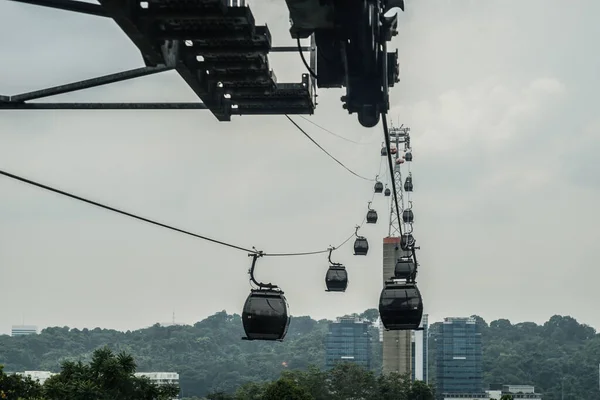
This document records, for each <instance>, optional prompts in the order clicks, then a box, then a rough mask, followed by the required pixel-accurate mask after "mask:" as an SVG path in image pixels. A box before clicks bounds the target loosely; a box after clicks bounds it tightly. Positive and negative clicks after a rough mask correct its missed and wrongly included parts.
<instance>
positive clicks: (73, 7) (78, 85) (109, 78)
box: [0, 0, 316, 114]
mask: <svg viewBox="0 0 600 400" xmlns="http://www.w3.org/2000/svg"><path fill="white" fill-rule="evenodd" d="M9 1H13V2H18V3H24V4H29V5H34V6H41V7H47V8H53V9H57V10H62V11H70V12H75V13H79V14H86V15H93V16H96V17H103V18H112V17H111V15H110V14H109V13H108V12H107V10H106V9H105V7H103V6H102V5H99V4H92V3H86V2H83V1H77V0H9ZM227 1H228V4H229V5H232V6H237V7H243V6H245V4H244V3H245V2H244V1H243V0H227ZM112 19H114V20H115V22H116V23H117V24H118V25H119V26H120V27H121V28H122V29H123V30H124V31H125V32H126V33H128V36H129V37H130V39H131V40H133V41H134V44H136V45H137V46H138V47H139V48H140V50H142V51H143V50H144V48H145V47H147V46H145V43H143V40H142V38H141V37H140V38H139V39H140V40H139V41H138V40H136V36H139V34H138V35H135V34H129V33H132V32H128V31H129V29H126V26H124V25H127V23H128V21H120V20H119V18H112ZM127 28H128V27H127ZM146 50H148V53H146V54H144V59H145V61H146V64H147V65H150V66H146V67H141V68H136V69H132V70H127V71H123V72H118V73H114V74H110V75H105V76H99V77H95V78H91V79H86V80H83V81H78V82H72V83H68V84H64V85H59V86H55V87H50V88H45V89H41V90H36V91H32V92H27V93H22V94H17V95H12V96H9V95H0V110H148V109H152V110H160V109H165V110H184V109H186V110H190V109H194V110H206V109H209V107H207V105H206V104H204V103H202V102H186V103H150V102H148V103H140V102H131V103H91V102H76V103H50V102H48V103H40V102H37V103H29V101H31V100H37V99H41V98H45V97H50V96H56V95H59V94H65V93H71V92H75V91H79V90H85V89H90V88H93V87H98V86H103V85H108V84H111V83H116V82H122V81H126V80H130V79H134V78H139V77H143V76H147V75H153V74H156V73H160V72H164V71H170V70H177V71H178V72H180V74H181V71H180V69H179V66H178V65H177V62H173V63H168V64H169V65H165V63H164V60H160V59H159V57H148V54H152V53H154V54H153V55H158V54H157V53H156V52H155V49H150V48H148V49H146ZM298 51H306V52H310V65H311V67H312V68H313V70H316V66H315V63H316V56H315V52H316V46H315V44H314V37H313V38H311V46H302V47H300V48H298V47H297V46H279V47H271V48H270V49H269V52H274V53H281V52H298ZM143 53H144V51H143ZM149 58H150V59H149ZM152 58H154V59H152ZM149 61H150V62H149ZM153 61H154V63H153ZM152 64H156V65H155V66H151V65H152ZM184 75H189V74H184ZM182 77H183V78H184V80H186V82H187V83H188V84H190V85H192V84H193V82H190V79H186V78H189V76H182ZM309 82H310V83H309V85H310V86H311V89H313V90H312V91H311V93H313V101H314V104H315V105H316V93H315V92H316V85H315V80H314V78H312V77H310V80H309ZM192 89H194V88H193V87H192ZM233 113H235V111H234V110H233ZM247 114H260V112H253V111H252V110H250V111H249V112H247Z"/></svg>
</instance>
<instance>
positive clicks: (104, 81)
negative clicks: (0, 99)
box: [9, 65, 173, 102]
mask: <svg viewBox="0 0 600 400" xmlns="http://www.w3.org/2000/svg"><path fill="white" fill-rule="evenodd" d="M172 69H173V68H172V67H167V66H164V65H161V66H158V67H142V68H135V69H130V70H128V71H123V72H117V73H114V74H109V75H104V76H99V77H96V78H92V79H86V80H84V81H79V82H73V83H67V84H66V85H59V86H54V87H51V88H47V89H42V90H36V91H34V92H28V93H22V94H18V95H15V96H10V98H9V100H10V101H11V102H24V101H29V100H36V99H41V98H43V97H49V96H56V95H59V94H64V93H70V92H75V91H78V90H83V89H90V88H93V87H97V86H103V85H108V84H110V83H116V82H122V81H126V80H129V79H133V78H139V77H142V76H147V75H152V74H157V73H159V72H165V71H169V70H172Z"/></svg>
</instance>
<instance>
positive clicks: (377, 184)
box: [374, 181, 383, 193]
mask: <svg viewBox="0 0 600 400" xmlns="http://www.w3.org/2000/svg"><path fill="white" fill-rule="evenodd" d="M374 189H375V193H381V192H383V183H381V182H379V181H377V182H375V186H374Z"/></svg>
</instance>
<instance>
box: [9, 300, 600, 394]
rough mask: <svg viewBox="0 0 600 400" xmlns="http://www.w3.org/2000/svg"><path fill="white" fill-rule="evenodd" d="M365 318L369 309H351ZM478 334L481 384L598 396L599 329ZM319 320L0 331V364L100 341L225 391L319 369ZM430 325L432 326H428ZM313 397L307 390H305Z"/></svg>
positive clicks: (43, 366) (193, 390) (508, 329)
mask: <svg viewBox="0 0 600 400" xmlns="http://www.w3.org/2000/svg"><path fill="white" fill-rule="evenodd" d="M360 316H362V317H366V318H369V319H371V320H373V319H374V318H376V317H377V310H367V311H366V312H364V313H362V314H360ZM477 319H478V321H479V325H480V327H481V332H482V340H483V359H484V378H485V382H486V383H503V384H524V385H527V384H530V385H534V386H536V389H537V390H539V391H540V392H541V393H543V394H544V399H545V400H560V393H561V382H562V386H563V388H564V394H565V399H571V398H572V399H600V391H599V390H598V362H599V361H598V360H600V335H598V334H596V331H595V330H594V329H593V328H591V327H589V326H587V325H583V324H579V323H578V322H577V321H576V320H575V319H573V318H571V317H562V316H554V317H552V318H551V319H550V320H549V321H548V322H546V323H544V324H542V325H537V324H535V323H532V322H523V323H518V324H512V323H511V322H510V321H508V320H506V319H500V320H497V321H493V322H490V323H489V324H488V323H486V322H485V321H484V320H483V319H481V318H477ZM328 323H329V321H327V320H319V321H316V320H313V319H311V318H310V317H293V318H292V322H291V324H290V329H289V332H288V335H287V336H286V339H285V341H283V342H281V343H268V342H249V341H242V340H240V338H241V337H242V336H243V329H242V322H241V318H240V316H239V315H228V314H227V313H226V312H219V313H216V314H214V315H212V316H210V317H208V318H206V319H204V320H203V321H201V322H198V323H196V324H195V325H193V326H169V327H160V326H158V325H155V326H152V327H150V328H147V329H140V330H137V331H133V332H130V331H128V332H118V331H115V330H109V329H100V328H96V329H93V330H88V329H83V330H79V329H69V328H67V327H64V328H47V329H44V330H43V331H42V333H41V334H39V335H30V336H19V337H10V336H0V364H4V365H5V371H12V372H18V371H26V370H46V371H53V372H57V371H59V370H60V366H61V364H62V363H63V362H64V361H75V362H76V361H77V360H79V359H82V360H83V361H84V362H89V361H91V358H92V354H93V351H94V350H95V349H97V348H99V347H103V346H105V345H108V346H109V347H110V348H111V349H113V350H114V351H115V352H120V351H125V352H127V353H128V354H131V355H132V356H133V357H134V358H135V360H136V363H137V364H138V371H146V372H148V371H173V372H178V373H179V374H180V386H181V389H182V394H183V395H184V396H186V397H192V396H197V397H200V396H206V395H207V394H208V393H215V392H223V393H228V394H233V393H235V392H236V390H237V389H238V388H239V387H241V386H244V385H245V384H247V383H250V382H256V383H257V384H261V382H270V381H273V380H276V379H278V378H279V376H280V375H281V373H282V372H284V371H288V370H307V369H308V367H309V365H315V366H317V367H319V368H321V369H322V368H323V367H324V360H325V337H326V335H327V329H328ZM431 330H432V331H435V324H434V325H433V326H432V329H431ZM371 334H372V338H373V352H372V357H373V365H374V370H375V371H380V370H381V354H382V353H381V351H382V350H381V343H380V342H379V333H378V330H377V329H376V328H374V327H373V328H372V329H371ZM429 350H430V363H429V366H430V370H429V378H430V382H432V383H433V381H434V380H435V341H434V339H432V340H431V341H430V343H429ZM311 393H312V392H311Z"/></svg>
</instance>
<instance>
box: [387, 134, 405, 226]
mask: <svg viewBox="0 0 600 400" xmlns="http://www.w3.org/2000/svg"><path fill="white" fill-rule="evenodd" d="M409 135H410V128H408V127H406V128H405V127H404V125H400V127H399V128H394V127H393V126H392V127H391V128H390V141H394V142H395V144H396V157H395V163H394V176H393V178H392V179H394V182H395V184H396V195H397V196H398V202H399V204H398V207H399V208H400V213H402V212H403V211H404V209H405V204H404V186H403V185H404V182H403V181H402V171H401V169H400V164H399V163H398V159H399V158H400V144H401V143H410V136H409ZM400 224H402V215H398V214H396V207H395V206H394V202H392V206H391V207H390V226H389V230H388V236H389V237H400V236H401V229H400Z"/></svg>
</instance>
